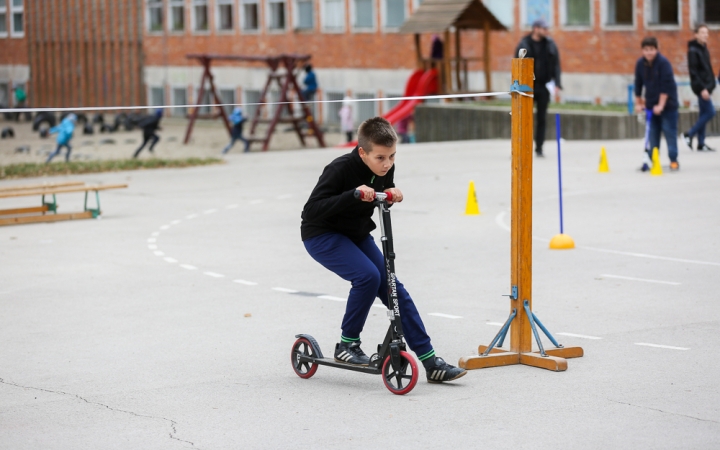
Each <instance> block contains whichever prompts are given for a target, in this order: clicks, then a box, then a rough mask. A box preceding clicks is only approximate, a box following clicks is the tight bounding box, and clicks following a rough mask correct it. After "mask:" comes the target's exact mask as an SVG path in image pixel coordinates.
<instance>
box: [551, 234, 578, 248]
mask: <svg viewBox="0 0 720 450" xmlns="http://www.w3.org/2000/svg"><path fill="white" fill-rule="evenodd" d="M573 248H575V241H574V240H573V238H571V237H570V236H568V235H567V234H562V233H561V234H556V235H555V236H553V238H552V239H550V250H571V249H573Z"/></svg>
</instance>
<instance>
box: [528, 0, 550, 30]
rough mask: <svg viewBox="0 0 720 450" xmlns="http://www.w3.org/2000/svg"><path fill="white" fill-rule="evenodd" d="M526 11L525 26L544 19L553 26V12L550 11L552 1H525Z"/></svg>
mask: <svg viewBox="0 0 720 450" xmlns="http://www.w3.org/2000/svg"><path fill="white" fill-rule="evenodd" d="M523 6H524V7H525V8H524V11H525V20H524V21H523V23H524V25H525V26H528V27H529V26H530V25H532V23H533V22H535V21H536V20H539V19H542V20H544V21H545V22H547V23H548V24H552V23H553V20H552V11H551V9H550V0H525V2H524V3H523Z"/></svg>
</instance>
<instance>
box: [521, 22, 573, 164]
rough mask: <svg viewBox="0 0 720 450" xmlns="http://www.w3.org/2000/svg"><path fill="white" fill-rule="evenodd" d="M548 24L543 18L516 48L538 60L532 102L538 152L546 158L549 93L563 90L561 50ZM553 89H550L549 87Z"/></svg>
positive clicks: (536, 150) (534, 24)
mask: <svg viewBox="0 0 720 450" xmlns="http://www.w3.org/2000/svg"><path fill="white" fill-rule="evenodd" d="M549 33H550V31H549V27H548V24H547V22H545V21H544V20H542V19H540V20H536V21H535V22H533V24H532V32H531V33H530V34H528V35H527V36H525V37H524V38H522V40H521V41H520V45H518V46H517V48H516V49H515V57H517V55H518V52H519V51H520V49H521V48H524V49H526V50H527V54H526V57H527V58H534V59H535V89H534V92H533V101H534V102H535V105H536V107H537V112H536V113H535V154H536V155H537V156H539V157H543V156H544V155H543V144H544V143H545V126H546V125H545V124H546V116H547V110H548V104H549V103H550V96H551V95H555V94H557V93H558V91H559V90H560V89H562V84H561V83H560V52H559V51H558V48H557V45H556V44H555V41H553V40H552V38H551V37H550V36H549ZM549 88H550V89H552V92H550V91H549V90H548V89H549Z"/></svg>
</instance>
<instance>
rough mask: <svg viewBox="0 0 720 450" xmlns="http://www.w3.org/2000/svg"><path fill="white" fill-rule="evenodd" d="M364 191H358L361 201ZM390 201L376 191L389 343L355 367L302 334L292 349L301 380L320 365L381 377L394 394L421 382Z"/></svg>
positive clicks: (294, 364)
mask: <svg viewBox="0 0 720 450" xmlns="http://www.w3.org/2000/svg"><path fill="white" fill-rule="evenodd" d="M361 195H362V192H360V191H355V198H357V199H359V198H360V196H361ZM388 201H392V195H391V194H390V193H384V192H376V193H375V200H374V201H373V203H374V205H375V206H376V207H377V208H378V210H379V211H380V233H381V241H382V251H383V256H384V259H385V270H386V272H387V290H388V311H387V314H388V317H389V318H390V327H389V329H388V332H387V334H386V335H385V340H384V341H383V343H382V344H380V345H378V352H377V353H375V354H373V355H372V356H371V357H370V364H369V365H367V366H358V365H351V364H346V363H342V362H338V361H335V359H334V358H332V357H330V358H326V357H324V356H323V353H322V351H321V350H320V345H319V344H318V343H317V341H316V340H315V338H313V337H312V336H310V335H309V334H298V335H296V336H295V337H296V338H298V339H297V341H295V343H294V344H293V346H292V352H291V353H290V362H291V363H292V367H293V370H294V371H295V373H296V374H297V375H298V376H299V377H300V378H310V377H311V376H313V375H315V372H317V369H318V366H330V367H336V368H338V369H345V370H354V371H356V372H363V373H369V374H375V375H378V374H381V375H382V378H383V382H384V383H385V387H386V388H388V390H390V392H392V393H393V394H397V395H404V394H407V393H408V392H410V391H412V389H413V388H414V387H415V384H417V381H418V369H417V364H416V363H415V359H414V358H413V357H412V356H411V355H410V354H409V353H407V351H406V350H407V348H406V345H405V341H404V339H403V330H402V324H401V323H400V305H399V303H398V296H397V279H396V277H395V252H394V250H393V239H392V226H391V223H390V209H389V208H388V203H387V202H388Z"/></svg>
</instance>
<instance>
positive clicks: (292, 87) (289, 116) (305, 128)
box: [185, 54, 325, 151]
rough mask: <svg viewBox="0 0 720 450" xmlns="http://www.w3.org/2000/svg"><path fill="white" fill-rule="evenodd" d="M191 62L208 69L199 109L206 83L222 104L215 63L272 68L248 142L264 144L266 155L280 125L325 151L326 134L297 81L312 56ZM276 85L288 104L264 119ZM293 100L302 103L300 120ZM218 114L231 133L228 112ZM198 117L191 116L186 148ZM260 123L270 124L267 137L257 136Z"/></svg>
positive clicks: (220, 57)
mask: <svg viewBox="0 0 720 450" xmlns="http://www.w3.org/2000/svg"><path fill="white" fill-rule="evenodd" d="M187 58H188V59H196V60H198V61H200V64H202V66H203V69H204V70H203V75H202V79H201V80H200V89H199V90H198V95H197V103H196V105H202V104H203V102H202V100H203V97H204V95H205V84H206V83H208V84H209V90H210V93H211V94H212V98H213V99H214V101H215V104H216V105H220V104H222V101H221V99H220V96H219V95H218V93H217V89H216V88H215V82H214V78H213V75H212V72H211V71H210V66H211V64H212V61H215V60H224V61H238V62H255V63H265V64H267V66H268V67H269V68H270V72H269V73H268V78H267V81H266V82H265V87H264V88H263V90H262V93H261V94H260V100H259V103H260V104H259V105H257V108H255V114H254V116H253V119H252V124H251V126H250V134H249V136H247V137H246V138H247V139H248V141H250V143H251V144H252V143H253V142H262V144H263V148H262V149H263V151H266V150H267V149H268V148H269V146H270V139H271V138H272V135H273V132H274V131H275V127H277V125H278V124H280V123H291V124H292V125H293V128H294V129H295V132H296V133H297V135H298V138H300V142H301V143H302V145H303V146H305V145H306V144H305V138H306V137H310V136H312V137H314V138H316V139H317V141H318V144H319V145H320V147H325V141H324V139H323V134H322V130H320V127H319V126H318V125H317V122H316V121H315V118H314V117H313V114H312V112H311V110H310V108H309V107H308V104H306V103H302V102H304V101H305V99H303V98H302V91H301V89H300V85H299V84H298V82H297V78H296V76H297V72H298V71H299V70H301V69H302V68H303V67H304V66H305V64H307V63H308V61H310V58H311V56H310V55H291V54H282V55H277V56H242V55H207V54H192V55H187ZM273 83H275V84H277V86H278V88H279V91H278V92H279V94H280V96H279V99H278V102H279V103H285V104H280V105H277V106H276V107H275V108H273V109H274V111H272V113H270V114H269V115H268V117H267V118H263V110H264V108H265V107H267V105H266V103H267V95H268V92H269V91H270V88H271V86H272V85H273ZM292 92H294V95H291V93H292ZM293 97H294V100H296V101H297V102H300V103H296V104H298V105H299V107H300V109H301V114H300V115H299V116H296V115H295V111H294V109H293V105H294V103H292V101H293ZM218 110H219V111H218V113H217V114H216V115H215V116H214V117H215V118H217V117H222V119H223V122H224V123H225V127H226V128H227V130H228V133H231V132H232V127H231V125H230V122H229V120H228V117H227V114H225V110H224V109H223V108H221V107H218ZM283 112H285V114H283ZM198 114H199V107H195V108H193V109H192V113H191V114H190V121H189V122H188V127H187V132H186V133H185V143H186V144H187V143H188V142H189V141H190V135H191V134H192V129H193V126H194V124H195V120H196V119H197V118H198ZM260 123H267V124H269V125H268V128H267V132H266V134H265V136H255V132H256V131H257V129H258V128H257V126H258V124H260Z"/></svg>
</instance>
